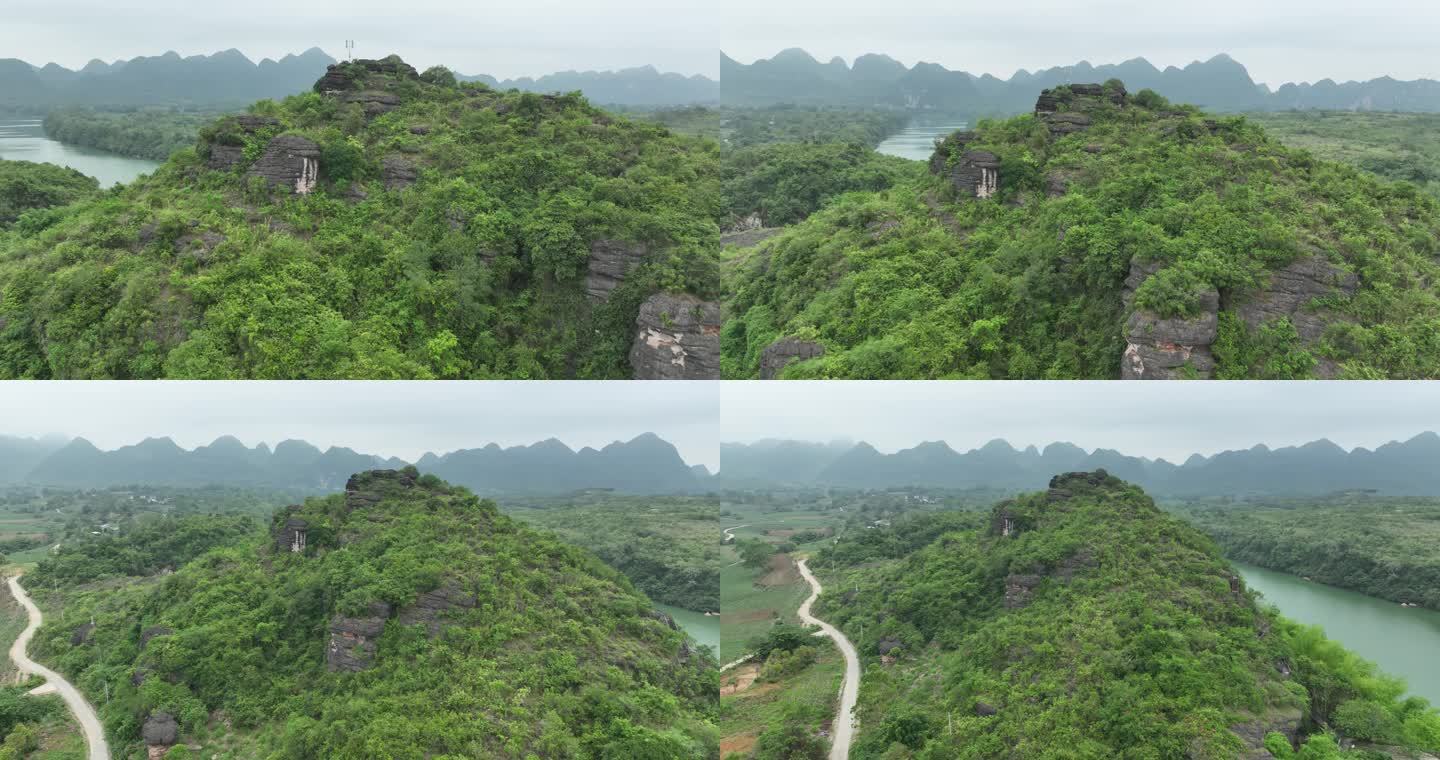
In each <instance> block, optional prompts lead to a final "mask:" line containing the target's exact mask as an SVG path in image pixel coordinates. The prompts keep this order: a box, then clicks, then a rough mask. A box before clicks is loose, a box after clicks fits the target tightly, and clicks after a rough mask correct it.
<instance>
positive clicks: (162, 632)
mask: <svg viewBox="0 0 1440 760" xmlns="http://www.w3.org/2000/svg"><path fill="white" fill-rule="evenodd" d="M174 632H175V631H174V630H173V629H171V628H169V627H168V626H163V625H152V626H150V627H149V628H146V629H145V630H143V631H141V632H140V649H142V650H143V649H145V647H146V645H148V644H149V643H150V641H151V639H155V638H159V637H160V636H169V635H170V634H172V633H174Z"/></svg>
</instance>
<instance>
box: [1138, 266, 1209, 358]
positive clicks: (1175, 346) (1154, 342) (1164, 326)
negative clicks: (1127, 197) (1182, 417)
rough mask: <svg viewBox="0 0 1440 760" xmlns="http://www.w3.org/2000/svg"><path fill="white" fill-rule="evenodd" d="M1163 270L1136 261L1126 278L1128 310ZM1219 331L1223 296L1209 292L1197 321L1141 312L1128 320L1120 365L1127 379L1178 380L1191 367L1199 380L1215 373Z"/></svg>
mask: <svg viewBox="0 0 1440 760" xmlns="http://www.w3.org/2000/svg"><path fill="white" fill-rule="evenodd" d="M1163 266H1164V264H1163V263H1161V262H1146V261H1142V260H1140V259H1138V258H1137V259H1135V260H1132V261H1131V262H1130V274H1129V276H1127V277H1126V278H1125V296H1124V298H1125V305H1126V307H1127V308H1128V307H1129V306H1130V304H1131V303H1133V301H1134V298H1135V291H1136V290H1137V289H1139V287H1140V286H1141V285H1142V284H1144V283H1145V281H1146V280H1148V279H1149V278H1150V277H1151V275H1153V274H1155V273H1156V272H1158V271H1160V269H1161V268H1162V267H1163ZM1219 327H1220V293H1219V291H1217V290H1215V289H1214V288H1210V289H1209V290H1208V291H1206V292H1205V293H1203V294H1201V296H1200V311H1199V314H1198V315H1196V316H1193V317H1171V318H1162V317H1160V316H1159V315H1158V314H1155V313H1154V312H1151V311H1148V310H1144V309H1139V310H1136V311H1134V312H1132V313H1131V314H1130V317H1129V318H1128V319H1127V320H1126V321H1125V353H1124V356H1123V357H1122V358H1121V361H1120V377H1121V379H1124V380H1176V379H1180V378H1184V377H1187V376H1189V375H1188V371H1187V370H1186V369H1185V368H1186V367H1189V368H1190V369H1193V370H1194V372H1195V376H1196V377H1199V378H1202V379H1203V378H1209V377H1210V376H1211V375H1212V374H1213V373H1214V371H1215V356H1214V354H1213V353H1211V350H1210V347H1211V345H1212V344H1214V342H1215V338H1216V336H1217V335H1218V333H1219Z"/></svg>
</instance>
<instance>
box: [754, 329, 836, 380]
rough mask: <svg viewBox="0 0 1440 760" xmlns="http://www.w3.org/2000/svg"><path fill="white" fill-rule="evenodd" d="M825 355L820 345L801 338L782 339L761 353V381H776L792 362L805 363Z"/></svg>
mask: <svg viewBox="0 0 1440 760" xmlns="http://www.w3.org/2000/svg"><path fill="white" fill-rule="evenodd" d="M824 355H825V347H824V346H822V345H820V344H819V343H815V342H812V341H808V340H800V339H799V338H781V339H780V340H777V341H775V342H774V343H771V344H770V345H768V346H766V347H765V350H764V351H762V352H761V353H760V379H761V380H774V379H775V378H776V377H777V376H778V375H779V374H780V373H781V372H782V371H784V369H785V367H787V366H789V364H790V363H791V362H797V361H800V362H803V361H806V360H808V359H816V358H819V357H821V356H824Z"/></svg>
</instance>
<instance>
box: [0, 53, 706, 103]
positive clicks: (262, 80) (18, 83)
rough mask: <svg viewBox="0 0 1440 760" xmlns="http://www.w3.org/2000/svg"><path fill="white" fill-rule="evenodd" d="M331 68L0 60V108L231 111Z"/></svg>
mask: <svg viewBox="0 0 1440 760" xmlns="http://www.w3.org/2000/svg"><path fill="white" fill-rule="evenodd" d="M335 60H336V59H335V58H333V57H331V56H330V55H329V54H328V53H326V52H325V51H323V50H321V49H319V48H310V49H309V50H306V51H305V52H303V53H300V54H299V55H287V56H285V57H283V58H281V59H280V60H278V61H276V60H272V59H269V58H266V59H264V60H261V61H260V62H259V63H256V62H254V61H251V60H250V59H249V58H247V57H246V56H245V55H244V54H243V53H241V52H240V51H238V50H235V49H230V50H222V51H220V52H218V53H214V54H212V55H192V56H184V57H182V56H181V55H179V54H178V53H175V52H173V51H171V52H167V53H165V54H163V55H157V56H141V57H137V58H132V59H130V60H117V61H113V62H110V63H106V62H105V61H101V60H98V59H97V60H92V61H90V62H89V63H88V64H86V65H85V66H83V67H81V68H80V69H79V70H72V69H67V68H65V67H63V66H60V65H57V64H54V63H49V64H45V65H43V66H37V65H34V64H31V63H27V62H25V61H21V60H19V59H15V58H0V108H8V109H14V110H21V111H31V112H35V113H43V112H45V111H47V110H49V109H52V108H57V107H73V106H91V107H97V108H119V109H128V108H142V107H180V108H200V109H215V110H224V109H239V108H243V107H245V106H248V105H250V104H251V103H253V102H255V101H257V100H263V99H267V98H268V99H280V98H284V97H286V96H288V95H295V94H297V93H301V92H307V91H309V90H310V86H311V85H312V84H314V82H315V80H317V79H319V78H320V77H321V76H323V75H324V74H325V67H326V66H329V65H330V64H332V63H335ZM459 78H460V79H463V80H466V81H472V82H473V81H478V82H484V83H486V84H488V85H490V86H492V87H495V88H497V89H502V90H508V89H511V88H514V89H519V90H524V91H529V92H572V91H574V90H580V91H581V92H583V93H585V97H586V98H588V99H589V100H590V101H591V102H593V103H596V104H599V105H627V106H674V105H692V104H705V103H715V102H718V101H719V99H720V84H719V83H718V82H716V81H715V80H713V79H710V78H708V77H704V76H700V75H695V76H689V77H687V76H683V75H681V74H674V73H664V72H661V71H658V70H657V69H655V67H653V66H640V67H636V68H630V69H622V70H619V71H583V72H582V71H563V72H558V73H555V74H547V75H545V76H542V77H539V78H531V77H522V78H518V79H507V80H496V79H495V78H494V77H491V76H487V75H484V74H480V75H473V76H461V77H459Z"/></svg>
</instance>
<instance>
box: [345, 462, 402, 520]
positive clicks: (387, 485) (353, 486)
mask: <svg viewBox="0 0 1440 760" xmlns="http://www.w3.org/2000/svg"><path fill="white" fill-rule="evenodd" d="M411 472H413V470H410V468H406V469H405V470H369V471H367V472H357V473H355V474H354V475H351V476H350V479H349V480H347V481H345V509H346V510H347V511H354V510H356V509H363V508H365V507H370V506H374V505H376V504H379V503H380V501H381V500H383V499H384V498H385V492H386V491H394V490H395V489H405V488H413V487H415V476H414V475H412V474H411Z"/></svg>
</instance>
